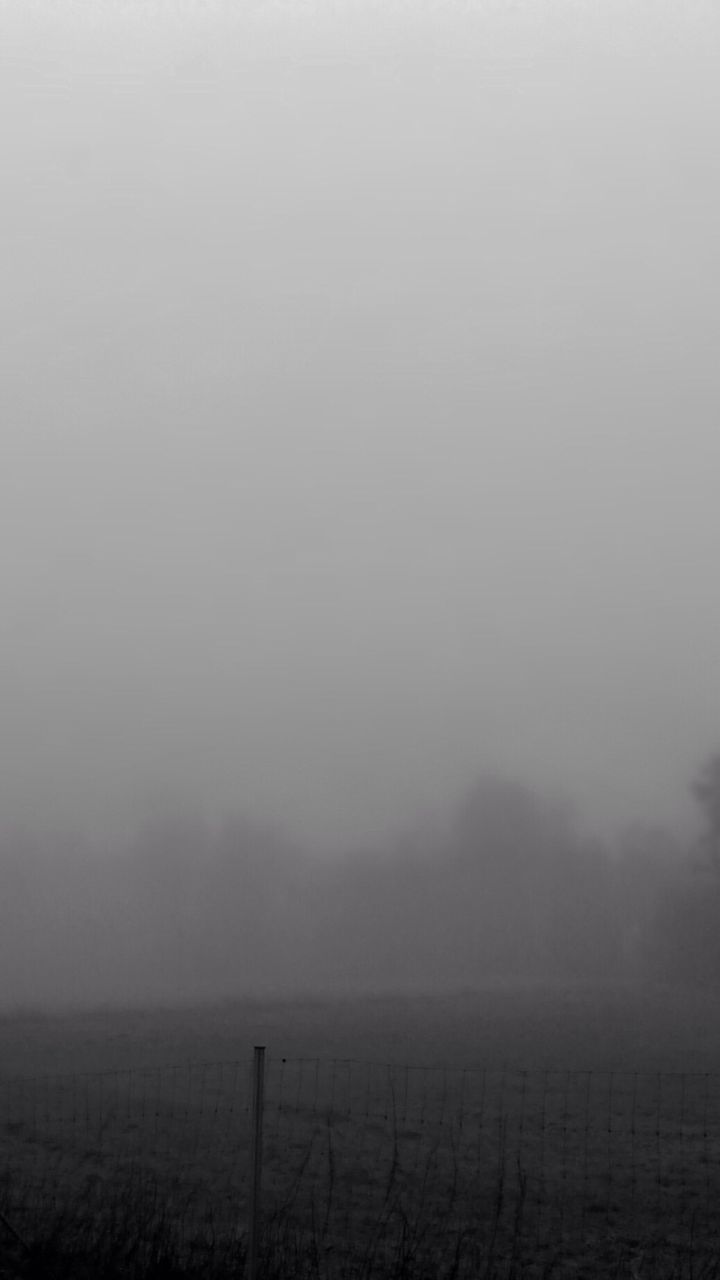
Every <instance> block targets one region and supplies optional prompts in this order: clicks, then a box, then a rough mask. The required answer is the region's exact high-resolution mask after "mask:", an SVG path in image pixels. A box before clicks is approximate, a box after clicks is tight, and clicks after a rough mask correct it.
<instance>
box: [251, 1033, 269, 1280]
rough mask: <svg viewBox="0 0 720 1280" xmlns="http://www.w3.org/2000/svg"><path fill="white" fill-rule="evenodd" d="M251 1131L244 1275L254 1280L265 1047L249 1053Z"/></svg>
mask: <svg viewBox="0 0 720 1280" xmlns="http://www.w3.org/2000/svg"><path fill="white" fill-rule="evenodd" d="M252 1080H253V1084H252V1117H251V1124H252V1131H251V1134H250V1221H249V1224H248V1251H247V1275H248V1280H257V1275H258V1269H257V1255H258V1243H259V1240H260V1202H261V1188H262V1128H263V1102H264V1093H265V1046H264V1045H255V1049H254V1053H253V1077H252Z"/></svg>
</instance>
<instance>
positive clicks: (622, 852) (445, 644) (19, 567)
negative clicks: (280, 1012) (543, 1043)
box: [0, 0, 720, 1007]
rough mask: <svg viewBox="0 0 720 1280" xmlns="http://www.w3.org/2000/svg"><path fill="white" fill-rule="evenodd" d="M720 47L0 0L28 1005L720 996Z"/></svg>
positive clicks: (324, 17)
mask: <svg viewBox="0 0 720 1280" xmlns="http://www.w3.org/2000/svg"><path fill="white" fill-rule="evenodd" d="M719 28H720V13H718V12H716V11H715V10H713V9H711V8H710V7H709V6H707V5H705V4H701V3H699V2H697V3H694V2H691V3H683V4H682V5H678V4H674V3H669V2H667V0H659V2H658V0H652V2H651V0H622V2H621V0H607V3H603V4H602V5H594V4H590V3H575V2H574V0H573V2H572V3H571V0H541V3H534V2H533V3H530V0H528V2H527V3H519V4H509V3H508V4H505V3H499V2H496V0H492V2H491V0H487V3H478V4H475V5H471V6H467V5H461V4H460V3H455V2H454V0H447V2H446V3H430V0H420V2H419V3H417V4H413V5H412V6H410V5H407V4H401V3H395V2H393V0H390V2H389V3H388V4H387V5H383V6H382V7H381V6H375V5H371V4H369V3H368V4H364V3H360V2H353V0H341V2H340V3H332V4H331V3H329V0H318V2H317V3H308V4H294V3H293V4H290V3H278V4H272V5H271V4H265V3H255V0H253V2H252V3H248V4H246V5H245V4H243V5H231V4H229V3H224V2H221V0H216V2H213V3H204V4H200V3H199V2H198V3H182V4H180V3H178V4H171V3H160V2H157V3H140V0H129V2H126V3H120V2H119V0H106V3H103V4H99V3H90V2H89V0H75V2H74V3H70V2H68V3H57V4H50V3H36V2H35V0H23V3H19V2H18V3H13V2H12V0H10V2H9V3H6V4H4V5H3V6H1V7H0V115H1V116H2V118H3V120H5V121H10V122H11V125H12V127H11V128H9V129H4V130H3V137H2V140H1V141H0V210H1V213H0V219H1V222H2V237H1V238H2V259H3V264H2V290H1V291H0V433H1V437H0V447H1V457H0V592H1V597H0V600H1V603H0V707H1V708H2V733H1V734H0V917H1V919H0V1004H2V1005H3V1006H6V1007H13V1006H15V1005H18V1004H23V1003H31V1004H32V1003H49V1004H52V1003H54V1002H55V1003H57V1002H62V1003H86V1002H102V1001H104V1000H110V1001H144V1000H187V999H206V998H214V997H221V996H225V995H233V994H237V993H247V992H254V991H257V992H271V991H295V990H297V991H300V990H302V991H307V990H321V989H322V990H327V989H332V990H341V991H343V990H347V991H352V990H388V989H402V990H408V989H418V990H428V989H436V988H443V989H450V988H458V987H472V986H473V984H476V983H480V982H483V981H489V980H496V979H501V978H502V979H505V978H511V977H521V976H524V977H528V976H532V977H533V978H542V979H547V980H548V981H551V980H556V979H558V978H561V979H568V978H573V979H578V978H580V979H584V980H597V979H600V978H602V979H603V980H613V981H614V980H617V981H621V980H622V981H626V980H633V981H634V980H640V979H642V980H650V979H660V980H663V981H667V980H669V979H675V978H682V980H684V981H691V982H694V983H695V982H697V983H708V982H710V981H713V980H714V979H715V977H716V976H717V975H718V974H720V953H719V952H718V948H717V946H716V944H715V942H714V937H715V932H716V930H715V927H714V920H715V918H716V917H715V915H714V912H715V910H716V907H717V906H718V901H717V900H718V896H719V895H720V876H719V875H718V867H717V865H714V863H713V858H712V857H708V856H707V852H708V848H709V847H710V846H709V845H708V846H707V847H705V846H702V848H701V851H700V852H699V853H698V848H699V846H698V840H699V839H700V840H701V839H702V838H703V837H704V836H705V837H708V838H710V837H711V836H713V832H714V831H715V828H714V826H713V823H714V818H713V813H714V812H715V811H714V810H713V803H712V801H711V800H710V801H707V802H705V801H704V802H703V804H704V806H705V807H704V811H703V810H702V807H701V811H698V807H697V803H696V800H694V799H693V795H692V790H691V784H692V781H693V779H694V778H696V777H697V774H698V770H699V769H700V768H701V767H702V765H703V762H704V761H707V760H708V759H711V758H712V753H713V752H714V751H716V750H717V746H718V742H720V644H718V636H719V635H720V593H718V591H717V589H716V586H715V583H716V578H717V573H716V569H717V565H716V551H717V547H718V546H720V504H719V503H718V481H717V478H718V476H719V475H720V430H718V422H719V421H720V414H719V412H718V410H719V409H720V383H719V379H720V372H719V366H718V361H717V350H718V338H719V337H720V333H719V332H718V326H719V320H718V308H717V300H716V280H717V276H718V266H719V265H720V264H719V263H718V237H717V233H716V227H717V225H718V223H719V221H720V172H719V169H718V166H719V164H720V161H719V159H718V157H720V145H719V144H720V138H718V126H719V125H720V101H719V96H720V89H719V88H718V83H719V82H718V77H717V58H716V55H717V51H718V50H717V46H718V37H719V36H720V29H719ZM718 794H720V791H719V792H718ZM708 815H709V820H708V821H709V826H708V821H706V819H708Z"/></svg>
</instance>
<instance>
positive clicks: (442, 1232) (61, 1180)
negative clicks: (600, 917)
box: [0, 1054, 720, 1275]
mask: <svg viewBox="0 0 720 1280" xmlns="http://www.w3.org/2000/svg"><path fill="white" fill-rule="evenodd" d="M250 1111H251V1062H250V1061H249V1060H246V1061H233V1062H220V1063H200V1064H193V1065H185V1066H175V1067H167V1068H160V1069H154V1070H148V1071H138V1070H132V1071H110V1072H103V1073H94V1074H90V1073H88V1074H83V1075H77V1074H76V1075H72V1076H56V1077H51V1076H45V1077H37V1078H34V1079H28V1078H14V1079H10V1078H6V1079H3V1080H1V1081H0V1133H1V1134H2V1149H1V1153H0V1182H1V1191H2V1200H1V1205H2V1212H3V1214H4V1215H5V1217H6V1219H7V1220H8V1221H9V1222H10V1223H12V1225H13V1228H16V1229H17V1231H18V1232H19V1233H20V1234H23V1233H25V1232H30V1231H31V1230H32V1229H33V1223H34V1222H35V1221H36V1220H37V1218H38V1215H45V1216H46V1217H47V1214H48V1211H49V1210H52V1211H53V1212H54V1213H55V1214H56V1215H57V1214H59V1215H61V1216H64V1217H65V1218H66V1219H73V1220H74V1221H76V1220H78V1219H79V1218H82V1216H83V1215H85V1217H86V1218H87V1219H88V1220H90V1219H92V1223H93V1230H94V1231H95V1232H97V1231H98V1230H100V1229H101V1227H102V1223H103V1222H104V1221H106V1220H107V1219H108V1218H109V1217H112V1215H113V1214H116V1213H117V1206H118V1204H119V1203H124V1204H128V1203H129V1204H131V1205H132V1206H133V1212H134V1213H135V1215H136V1217H138V1216H139V1218H142V1220H143V1221H144V1223H145V1229H146V1231H147V1233H148V1235H149V1236H150V1235H151V1234H152V1231H153V1230H155V1229H157V1224H158V1223H159V1222H162V1223H164V1224H165V1225H166V1226H168V1227H171V1228H172V1231H173V1232H174V1233H175V1235H176V1236H177V1239H178V1240H179V1241H180V1244H181V1245H182V1247H183V1248H184V1249H186V1250H191V1249H192V1247H193V1242H194V1241H197V1240H198V1239H204V1240H205V1242H206V1244H207V1242H208V1241H210V1242H211V1243H217V1242H218V1241H220V1240H225V1241H238V1240H242V1238H243V1237H244V1234H245V1232H246V1230H247V1214H248V1205H249V1163H250V1162H249V1153H250V1129H251V1114H250ZM719 1203H720V1076H716V1075H711V1074H691V1073H683V1074H668V1073H659V1074H654V1075H653V1074H648V1073H633V1072H623V1071H617V1072H605V1071H584V1072H578V1071H559V1070H546V1071H539V1070H527V1071H524V1070H519V1069H516V1068H507V1069H495V1068H493V1069H482V1068H458V1069H453V1068H449V1067H446V1068H442V1067H430V1068H420V1067H414V1066H404V1065H388V1064H387V1063H374V1062H366V1061H359V1060H356V1059H346V1060H337V1059H335V1060H327V1059H319V1058H311V1059H310V1058H291V1057H282V1056H279V1055H274V1054H271V1055H268V1057H267V1060H266V1070H265V1108H264V1131H263V1199H262V1204H263V1224H262V1225H263V1231H262V1237H261V1240H262V1247H261V1256H262V1257H264V1259H265V1262H266V1263H268V1265H269V1260H271V1258H272V1256H273V1254H274V1252H275V1253H276V1252H277V1251H278V1250H280V1251H281V1252H282V1251H283V1250H284V1251H285V1256H287V1250H288V1249H291V1250H292V1254H293V1257H294V1258H295V1259H296V1261H297V1259H300V1258H302V1259H303V1260H304V1262H303V1265H304V1266H305V1265H307V1269H308V1270H310V1271H315V1272H316V1273H321V1274H328V1275H330V1274H331V1273H332V1274H334V1273H335V1272H338V1273H342V1274H347V1275H350V1274H355V1272H356V1271H357V1272H362V1271H364V1272H365V1273H366V1274H370V1273H372V1270H373V1268H374V1269H376V1270H382V1269H383V1267H384V1266H387V1264H388V1262H389V1260H390V1259H392V1258H397V1257H398V1256H400V1254H401V1253H402V1251H403V1250H405V1252H406V1253H408V1252H410V1253H412V1256H413V1258H414V1259H415V1260H416V1261H417V1260H418V1259H422V1260H423V1265H424V1266H426V1267H427V1268H429V1269H430V1272H431V1273H432V1270H433V1267H435V1268H436V1272H435V1273H436V1274H440V1273H441V1272H440V1262H441V1260H447V1258H448V1250H450V1251H451V1252H452V1251H453V1250H454V1251H455V1255H454V1257H455V1264H456V1265H455V1274H458V1275H461V1274H463V1273H466V1274H477V1273H478V1268H479V1266H480V1263H481V1261H482V1264H483V1265H485V1266H486V1265H487V1262H488V1259H492V1258H496V1259H498V1260H501V1259H504V1260H508V1259H510V1260H518V1259H519V1258H520V1257H522V1258H524V1259H528V1258H532V1259H534V1260H535V1261H536V1262H537V1263H538V1266H539V1265H540V1261H541V1260H542V1259H545V1260H547V1259H548V1258H549V1257H551V1256H556V1255H557V1253H558V1250H560V1252H561V1254H562V1256H565V1257H568V1258H572V1259H573V1265H574V1266H575V1267H577V1266H579V1265H581V1258H582V1257H586V1258H590V1257H593V1258H597V1257H598V1256H599V1254H600V1252H601V1251H602V1250H603V1249H605V1250H606V1249H608V1248H610V1247H616V1246H620V1245H622V1246H623V1247H625V1248H626V1249H629V1250H633V1249H635V1250H638V1249H640V1248H641V1247H642V1249H647V1248H648V1247H649V1246H650V1245H653V1246H657V1247H660V1246H663V1247H672V1248H674V1249H676V1250H680V1251H687V1250H688V1249H694V1250H697V1248H698V1247H702V1249H703V1250H704V1251H706V1252H707V1251H711V1250H716V1249H718V1250H720V1240H718V1235H719V1234H720V1233H719V1231H718V1225H719V1223H720V1214H718V1211H717V1205H718V1204H719ZM263 1251H264V1252H263Z"/></svg>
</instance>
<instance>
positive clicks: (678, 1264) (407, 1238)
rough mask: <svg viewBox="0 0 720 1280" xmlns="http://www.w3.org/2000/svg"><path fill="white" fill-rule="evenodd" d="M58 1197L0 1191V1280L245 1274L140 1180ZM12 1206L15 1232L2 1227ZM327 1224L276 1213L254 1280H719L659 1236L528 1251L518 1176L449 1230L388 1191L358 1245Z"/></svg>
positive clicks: (531, 1239)
mask: <svg viewBox="0 0 720 1280" xmlns="http://www.w3.org/2000/svg"><path fill="white" fill-rule="evenodd" d="M428 1175H429V1176H430V1175H431V1169H430V1167H428ZM60 1191H61V1189H59V1188H58V1185H57V1183H56V1182H55V1180H53V1181H51V1182H48V1183H47V1184H45V1185H40V1186H38V1185H34V1186H32V1187H30V1186H28V1187H26V1188H18V1187H17V1186H15V1187H14V1188H12V1189H11V1188H9V1187H7V1186H4V1187H2V1188H1V1189H0V1280H10V1278H11V1277H14V1278H15V1280H40V1278H42V1280H238V1277H242V1276H244V1275H246V1274H247V1238H246V1234H245V1232H244V1231H243V1230H237V1231H234V1232H228V1231H227V1230H226V1229H225V1227H224V1225H223V1224H221V1223H219V1222H215V1221H214V1220H213V1218H212V1215H207V1214H206V1216H205V1220H204V1221H203V1222H199V1221H198V1220H197V1218H196V1217H194V1216H193V1213H192V1206H191V1205H190V1204H187V1205H182V1204H180V1203H168V1202H167V1201H166V1200H165V1199H164V1198H163V1196H162V1194H161V1189H160V1188H159V1186H158V1184H157V1182H155V1181H154V1180H153V1178H152V1177H150V1176H148V1175H146V1174H143V1173H142V1172H141V1171H140V1170H138V1171H136V1175H135V1176H134V1177H132V1178H129V1179H126V1180H124V1181H123V1182H117V1183H115V1184H114V1185H103V1186H100V1185H99V1184H98V1183H97V1182H96V1181H92V1180H90V1181H88V1183H87V1184H86V1185H85V1186H84V1187H83V1188H82V1189H81V1191H80V1194H79V1197H78V1198H77V1199H75V1200H68V1199H67V1198H65V1199H63V1197H62V1195H61V1194H60ZM328 1194H331V1191H329V1192H328ZM508 1194H512V1195H514V1197H515V1199H514V1202H513V1203H514V1209H513V1230H512V1233H511V1235H510V1236H509V1237H508V1235H507V1231H506V1230H504V1228H503V1215H504V1208H505V1199H506V1196H507V1195H508ZM18 1201H21V1202H22V1203H23V1206H24V1212H23V1216H22V1224H21V1226H19V1225H18V1224H17V1221H13V1218H12V1216H11V1213H12V1205H13V1204H17V1203H18ZM328 1217H329V1206H328V1203H327V1202H325V1203H322V1202H320V1201H318V1202H312V1201H311V1202H310V1204H309V1205H307V1206H306V1208H305V1209H304V1211H303V1216H301V1217H300V1216H298V1214H297V1212H296V1211H295V1209H294V1208H293V1205H292V1204H291V1203H287V1204H285V1205H281V1206H277V1207H275V1209H274V1210H273V1212H272V1214H271V1215H270V1216H268V1217H266V1219H265V1221H264V1223H263V1230H262V1238H261V1244H260V1257H259V1273H260V1276H261V1277H262V1280H290V1278H292V1277H297V1280H540V1278H543V1280H545V1278H547V1280H550V1278H551V1277H556V1278H558V1280H566V1278H569V1277H571V1276H572V1277H577V1276H583V1277H593V1276H598V1277H605V1276H607V1277H616V1278H617V1280H626V1278H627V1280H656V1278H657V1280H715V1278H717V1280H720V1254H719V1253H717V1252H716V1251H713V1250H712V1249H708V1248H707V1247H706V1246H705V1245H704V1244H703V1241H702V1240H701V1239H693V1237H692V1235H690V1236H688V1237H686V1239H685V1240H684V1241H683V1242H682V1243H678V1244H675V1245H673V1244H671V1243H669V1242H668V1241H667V1239H661V1238H660V1236H659V1235H658V1236H657V1237H655V1238H653V1237H648V1238H646V1239H644V1240H642V1241H641V1240H637V1241H635V1242H634V1243H633V1244H632V1245H631V1244H629V1243H628V1241H627V1240H623V1241H619V1240H617V1239H615V1238H613V1235H612V1233H605V1234H602V1235H596V1236H595V1237H594V1238H593V1237H592V1236H590V1235H588V1237H587V1239H585V1240H584V1242H582V1244H579V1243H578V1241H577V1240H574V1241H570V1240H568V1239H566V1238H564V1237H563V1235H562V1233H561V1232H560V1231H557V1232H556V1234H555V1238H554V1239H553V1238H552V1237H551V1236H548V1235H547V1234H546V1236H545V1237H544V1241H543V1247H542V1249H541V1250H538V1248H537V1243H538V1240H537V1234H536V1225H535V1224H533V1226H532V1228H529V1226H528V1223H527V1222H526V1221H525V1204H524V1195H523V1178H522V1172H521V1171H518V1186H516V1187H513V1188H506V1187H504V1186H503V1185H502V1184H501V1183H498V1186H497V1188H496V1197H495V1203H494V1205H493V1206H491V1211H490V1214H489V1217H487V1218H485V1219H484V1220H483V1221H482V1222H479V1221H478V1222H472V1221H465V1222H460V1221H458V1219H457V1214H456V1212H455V1206H454V1205H453V1203H452V1202H451V1201H450V1200H446V1201H445V1202H444V1203H441V1202H439V1201H438V1200H437V1199H436V1200H435V1201H434V1203H433V1204H432V1207H431V1205H430V1202H428V1201H426V1202H424V1203H423V1202H418V1203H417V1204H416V1205H415V1206H413V1205H411V1204H408V1202H407V1201H403V1200H402V1199H401V1197H399V1196H398V1195H396V1194H395V1192H394V1190H393V1187H392V1186H389V1187H388V1190H387V1195H386V1197H385V1202H384V1204H383V1206H382V1209H381V1211H380V1213H379V1214H378V1216H377V1219H376V1220H375V1221H372V1222H367V1223H366V1224H365V1231H364V1233H363V1236H362V1238H359V1237H355V1238H354V1239H352V1240H351V1241H343V1242H338V1241H335V1242H333V1240H332V1239H330V1238H328V1234H327V1230H326V1223H327V1221H328ZM338 1246H339V1247H338Z"/></svg>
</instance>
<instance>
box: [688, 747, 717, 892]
mask: <svg viewBox="0 0 720 1280" xmlns="http://www.w3.org/2000/svg"><path fill="white" fill-rule="evenodd" d="M692 793H693V795H694V797H695V799H696V800H697V802H698V804H699V805H700V808H701V810H702V814H703V818H704V823H705V830H704V831H703V834H702V837H701V844H702V847H703V848H704V849H705V851H706V852H707V855H708V857H709V859H710V862H711V864H712V866H713V869H714V870H715V871H716V872H718V874H720V751H716V752H715V754H714V755H712V756H711V757H710V759H709V760H706V762H705V764H704V765H703V766H702V768H701V770H700V772H699V774H698V776H697V778H696V779H695V781H694V782H693V784H692Z"/></svg>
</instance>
